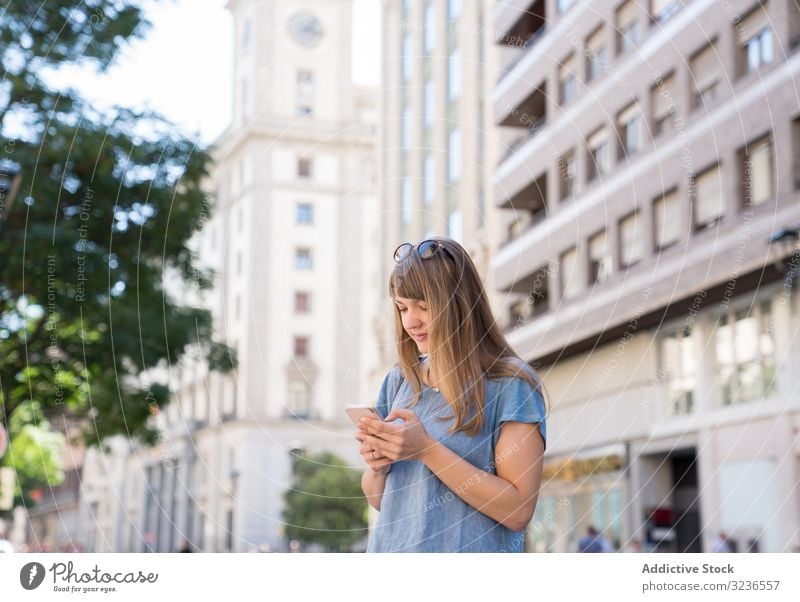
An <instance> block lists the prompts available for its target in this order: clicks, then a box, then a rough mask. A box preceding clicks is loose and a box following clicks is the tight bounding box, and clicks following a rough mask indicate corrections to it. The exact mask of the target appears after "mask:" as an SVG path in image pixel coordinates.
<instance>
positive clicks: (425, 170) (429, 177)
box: [422, 154, 436, 205]
mask: <svg viewBox="0 0 800 602" xmlns="http://www.w3.org/2000/svg"><path fill="white" fill-rule="evenodd" d="M434 167H435V163H434V159H433V155H431V154H428V155H425V161H424V162H423V164H422V192H423V194H422V200H423V201H424V202H425V204H426V205H430V204H431V203H433V196H434V193H435V191H436V181H435V180H434Z"/></svg>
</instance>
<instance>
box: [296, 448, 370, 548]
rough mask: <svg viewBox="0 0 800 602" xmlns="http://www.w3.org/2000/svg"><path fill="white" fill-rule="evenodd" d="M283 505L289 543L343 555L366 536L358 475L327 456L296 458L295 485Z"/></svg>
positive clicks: (359, 472)
mask: <svg viewBox="0 0 800 602" xmlns="http://www.w3.org/2000/svg"><path fill="white" fill-rule="evenodd" d="M284 501H285V506H284V511H283V520H284V522H285V523H286V527H285V533H286V537H288V538H289V539H296V540H298V541H301V542H304V543H317V544H320V545H322V546H323V547H324V548H325V549H326V550H327V551H331V552H343V551H347V550H348V549H349V548H350V547H351V546H352V545H353V544H355V543H357V542H358V541H360V540H362V539H363V538H364V537H365V536H366V534H367V500H366V498H365V497H364V494H363V492H362V491H361V471H357V470H355V469H354V468H353V467H351V466H348V465H347V463H345V462H344V461H343V460H342V459H341V458H339V457H338V456H336V455H334V454H332V453H330V452H323V453H320V454H316V455H313V456H303V455H298V456H296V459H295V461H294V482H293V484H292V488H291V489H289V490H288V491H287V492H286V493H285V494H284Z"/></svg>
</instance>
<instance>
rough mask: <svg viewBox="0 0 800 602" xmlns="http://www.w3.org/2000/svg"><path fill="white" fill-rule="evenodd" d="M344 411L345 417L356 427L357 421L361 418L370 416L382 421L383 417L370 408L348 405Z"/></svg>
mask: <svg viewBox="0 0 800 602" xmlns="http://www.w3.org/2000/svg"><path fill="white" fill-rule="evenodd" d="M344 411H345V412H347V415H348V416H350V420H352V421H353V424H355V425H356V426H358V421H359V419H361V418H363V417H364V416H372V417H373V418H377V419H378V420H383V417H382V416H381V415H380V414H379V413H378V410H376V409H375V408H374V407H372V406H360V405H349V406H347V407H346V408H345V409H344Z"/></svg>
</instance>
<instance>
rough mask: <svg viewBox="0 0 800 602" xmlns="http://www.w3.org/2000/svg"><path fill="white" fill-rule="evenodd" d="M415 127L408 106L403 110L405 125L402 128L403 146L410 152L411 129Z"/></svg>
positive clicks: (401, 142)
mask: <svg viewBox="0 0 800 602" xmlns="http://www.w3.org/2000/svg"><path fill="white" fill-rule="evenodd" d="M412 127H413V122H412V118H411V107H409V106H407V107H406V108H404V109H403V123H402V126H401V128H402V129H401V132H400V136H401V141H400V144H401V146H402V147H403V148H404V149H405V150H408V149H410V148H411V129H412Z"/></svg>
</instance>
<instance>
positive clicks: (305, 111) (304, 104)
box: [296, 69, 314, 115]
mask: <svg viewBox="0 0 800 602" xmlns="http://www.w3.org/2000/svg"><path fill="white" fill-rule="evenodd" d="M296 109H297V114H298V115H310V114H311V113H312V112H313V110H314V74H313V73H312V72H311V71H307V70H305V69H301V70H299V71H298V72H297V87H296Z"/></svg>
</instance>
